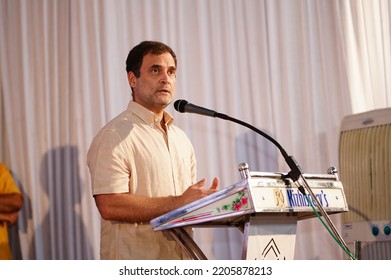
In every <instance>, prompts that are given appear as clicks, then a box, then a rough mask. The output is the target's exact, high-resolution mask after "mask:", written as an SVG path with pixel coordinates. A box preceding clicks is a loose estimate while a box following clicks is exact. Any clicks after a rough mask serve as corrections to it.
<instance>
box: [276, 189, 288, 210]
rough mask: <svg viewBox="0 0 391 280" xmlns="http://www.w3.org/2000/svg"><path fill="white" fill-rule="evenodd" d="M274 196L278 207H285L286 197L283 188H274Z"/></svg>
mask: <svg viewBox="0 0 391 280" xmlns="http://www.w3.org/2000/svg"><path fill="white" fill-rule="evenodd" d="M274 197H275V198H276V206H277V207H285V198H284V195H283V194H282V191H281V189H274Z"/></svg>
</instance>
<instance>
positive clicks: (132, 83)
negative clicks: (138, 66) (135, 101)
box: [128, 71, 137, 88]
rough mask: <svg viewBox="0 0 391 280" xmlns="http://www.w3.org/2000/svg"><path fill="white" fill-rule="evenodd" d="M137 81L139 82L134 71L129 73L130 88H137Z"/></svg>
mask: <svg viewBox="0 0 391 280" xmlns="http://www.w3.org/2000/svg"><path fill="white" fill-rule="evenodd" d="M136 80H137V77H136V76H135V75H134V73H133V72H132V71H130V72H128V82H129V85H130V87H132V88H133V87H135V86H136Z"/></svg>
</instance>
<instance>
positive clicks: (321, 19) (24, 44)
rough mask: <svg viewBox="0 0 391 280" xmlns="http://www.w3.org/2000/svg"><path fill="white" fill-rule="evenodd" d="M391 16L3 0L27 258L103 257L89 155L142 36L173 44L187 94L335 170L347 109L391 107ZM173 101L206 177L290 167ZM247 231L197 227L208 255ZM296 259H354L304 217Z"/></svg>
mask: <svg viewBox="0 0 391 280" xmlns="http://www.w3.org/2000/svg"><path fill="white" fill-rule="evenodd" d="M390 16H391V3H390V1H388V0H361V1H360V0H351V1H344V0H341V1H339V0H328V1H324V0H315V1H314V0H286V1H284V0H213V1H212V0H144V1H142V0H116V1H112V0H84V1H76V0H69V1H67V0H0V117H1V121H0V132H1V139H0V161H1V162H4V163H5V164H7V165H8V166H9V167H10V169H11V170H12V171H13V173H14V175H15V178H16V179H17V181H18V182H19V185H20V187H21V190H22V191H23V194H24V196H25V202H24V207H23V209H22V211H21V213H20V214H21V215H20V220H19V223H18V228H17V231H16V234H13V241H12V242H13V247H14V250H15V251H16V252H17V254H16V257H17V258H21V259H97V258H99V236H100V218H99V214H98V212H97V210H96V207H95V204H94V200H93V198H92V196H91V190H90V181H89V173H88V169H87V166H86V164H85V162H86V152H87V149H88V147H89V145H90V142H91V140H92V138H93V136H94V135H95V134H96V133H97V132H98V130H99V129H100V128H101V127H102V126H103V125H104V124H105V123H106V122H107V121H109V120H110V119H111V118H112V117H114V116H115V115H116V114H118V113H119V112H121V111H123V110H124V109H125V108H126V105H127V103H128V100H129V99H130V98H131V96H130V89H129V87H128V83H127V80H126V71H125V60H126V56H127V53H128V51H129V50H130V48H131V47H133V46H134V45H136V44H138V43H139V42H141V41H143V40H160V41H163V42H165V43H167V44H168V45H170V46H172V47H173V49H174V50H175V51H176V53H177V56H178V63H179V65H178V76H177V94H176V99H186V100H188V101H189V102H191V103H194V104H197V105H200V106H204V107H207V108H211V109H213V110H216V111H218V112H221V113H225V114H228V115H230V116H232V117H235V118H238V119H241V120H243V121H245V122H247V123H250V124H252V125H253V126H255V127H257V128H259V129H262V130H264V131H265V132H267V133H269V134H270V135H271V136H272V137H274V138H275V139H276V140H277V141H279V142H280V143H281V145H282V146H283V147H284V148H285V149H286V151H287V152H288V153H289V154H291V155H293V156H294V157H295V158H296V160H297V161H298V162H299V164H300V165H301V167H302V169H303V171H304V172H305V173H326V170H327V168H328V167H330V166H332V165H334V166H337V164H338V140H339V127H340V123H341V120H342V118H343V117H344V116H345V115H350V114H353V113H359V112H364V111H368V110H372V109H377V108H383V107H390V106H391V80H390V77H391V56H390V54H391V45H390V44H391V31H390V26H391V17H390ZM169 110H170V112H171V113H172V114H173V115H174V116H175V118H176V123H177V125H179V126H180V127H182V128H183V129H184V130H185V131H186V132H187V133H188V135H189V137H190V139H191V140H192V142H193V144H194V146H195V149H196V152H197V156H198V175H199V178H202V177H206V178H207V179H208V180H209V181H210V180H211V179H212V177H213V176H215V175H216V176H219V177H220V179H221V187H222V188H223V187H226V186H228V185H230V184H233V183H236V182H237V181H238V180H239V178H240V177H239V173H238V171H237V166H238V164H239V163H240V162H247V163H249V165H250V169H251V170H256V171H281V172H285V171H288V168H287V166H286V163H285V162H284V160H283V158H282V157H281V156H280V154H279V153H278V151H277V149H276V148H275V147H274V146H273V145H271V144H270V143H268V142H267V141H266V140H265V139H263V138H262V137H261V136H259V135H255V133H254V132H252V131H249V130H248V129H246V128H244V127H241V126H239V125H237V124H235V123H232V122H227V121H223V120H219V119H213V118H207V117H203V116H199V115H191V114H179V113H177V112H175V111H174V110H173V108H172V107H170V108H169ZM337 167H338V166H337ZM332 220H333V221H335V223H336V224H337V226H340V216H339V215H338V214H337V215H333V216H332ZM241 237H242V235H241V233H240V232H239V231H238V230H237V229H235V228H232V229H197V230H196V240H197V242H199V244H200V245H201V248H202V249H203V250H204V251H205V253H206V255H207V256H208V257H209V258H211V259H240V257H241V246H242V244H241V242H242V240H241ZM295 257H296V258H297V259H344V258H346V256H345V255H344V253H343V252H342V250H341V249H340V248H339V247H338V246H337V245H336V244H335V242H334V240H333V239H332V238H331V237H330V236H329V235H328V233H327V231H326V230H325V229H324V228H323V226H322V225H321V223H320V222H319V221H318V220H317V219H316V218H313V219H309V220H306V221H301V222H299V227H298V234H297V242H296V253H295Z"/></svg>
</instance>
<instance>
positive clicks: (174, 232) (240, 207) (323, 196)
mask: <svg viewBox="0 0 391 280" xmlns="http://www.w3.org/2000/svg"><path fill="white" fill-rule="evenodd" d="M239 171H240V175H241V177H242V180H241V181H239V182H238V183H236V184H233V185H231V186H229V187H227V188H225V189H222V190H220V191H217V192H216V193H214V194H212V195H209V196H207V197H204V198H202V199H199V200H197V201H194V202H192V203H189V204H187V205H185V206H183V207H180V208H178V209H175V210H173V211H171V212H169V213H167V214H164V215H162V216H160V217H157V218H155V219H153V220H151V222H150V223H151V226H152V227H153V229H154V230H166V231H168V232H169V233H170V234H171V236H172V237H173V238H174V239H175V240H176V241H177V242H178V243H179V244H180V245H181V247H182V248H183V249H184V250H185V252H186V253H187V254H188V255H189V256H190V258H192V259H195V260H206V259H207V258H206V256H205V254H204V253H203V252H202V250H201V249H200V248H199V246H198V245H197V244H196V242H195V241H194V239H193V238H192V236H191V234H189V233H188V231H187V230H186V228H187V227H222V226H223V227H237V228H238V229H239V230H241V232H242V233H243V234H244V239H243V240H244V241H243V251H242V259H248V260H255V259H258V260H269V259H270V260H277V259H280V260H282V259H287V260H289V259H293V257H294V251H295V242H296V227H297V221H298V220H301V219H306V218H310V217H314V216H315V212H314V209H313V208H312V207H311V205H310V204H309V203H308V201H307V199H306V197H304V195H303V194H302V193H301V192H300V191H299V190H298V187H297V186H296V184H295V183H294V182H293V181H292V180H291V179H289V178H286V174H284V173H268V172H250V171H249V170H248V166H247V164H245V163H242V164H240V165H239ZM304 177H305V178H306V180H307V182H308V183H309V185H310V187H311V189H312V191H313V192H314V194H315V195H316V197H317V198H318V201H319V203H320V204H321V205H322V206H323V208H324V210H325V211H326V212H327V213H328V214H332V213H341V212H346V211H348V206H347V203H346V198H345V194H344V191H343V186H342V183H341V182H340V181H339V179H338V176H337V174H336V173H334V174H304ZM308 198H309V199H311V197H309V196H308ZM314 204H315V203H314ZM314 207H315V209H316V206H314Z"/></svg>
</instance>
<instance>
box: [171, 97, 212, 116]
mask: <svg viewBox="0 0 391 280" xmlns="http://www.w3.org/2000/svg"><path fill="white" fill-rule="evenodd" d="M174 108H175V110H177V111H178V112H180V113H194V114H199V115H204V116H208V117H213V118H216V114H217V112H216V111H212V110H209V109H206V108H203V107H200V106H197V105H194V104H191V103H189V102H187V101H186V100H183V99H179V100H177V101H175V102H174Z"/></svg>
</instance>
